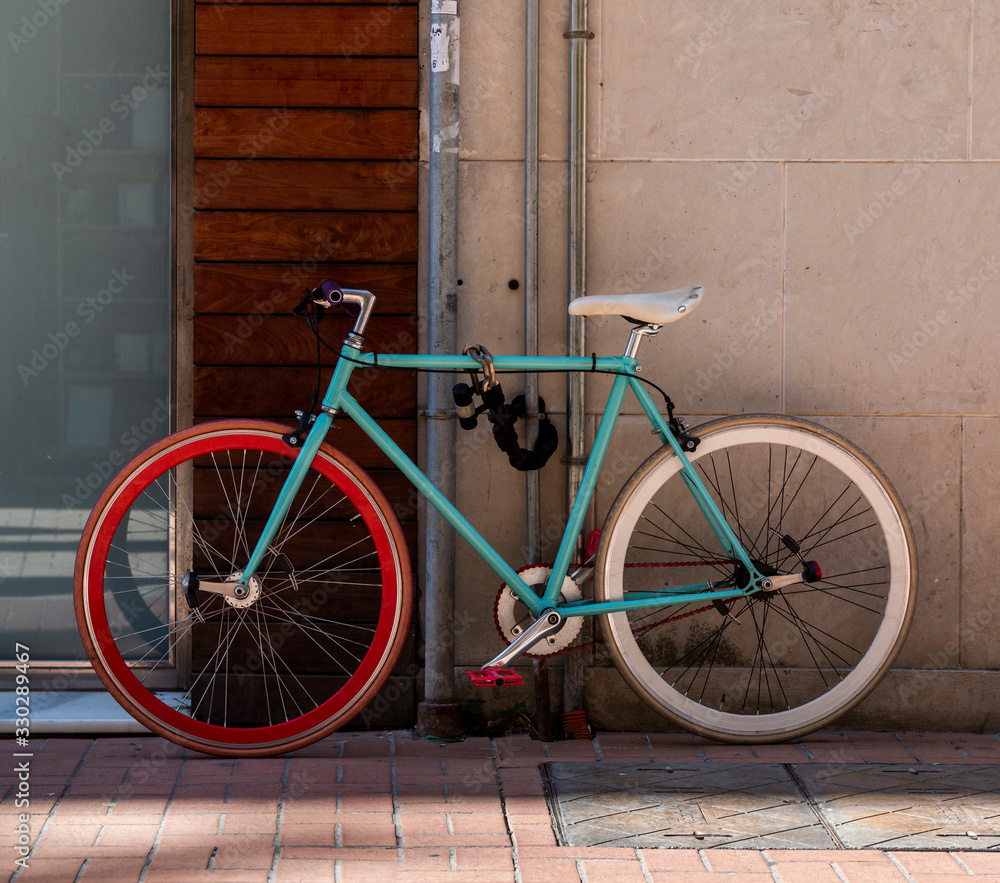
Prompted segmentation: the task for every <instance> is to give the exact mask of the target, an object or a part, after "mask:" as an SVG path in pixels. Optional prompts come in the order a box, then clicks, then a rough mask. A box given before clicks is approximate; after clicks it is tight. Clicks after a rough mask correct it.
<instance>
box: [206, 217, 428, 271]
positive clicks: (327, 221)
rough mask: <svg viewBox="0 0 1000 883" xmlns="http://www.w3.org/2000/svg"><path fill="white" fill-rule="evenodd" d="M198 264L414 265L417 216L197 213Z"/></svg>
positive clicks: (415, 258)
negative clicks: (199, 262)
mask: <svg viewBox="0 0 1000 883" xmlns="http://www.w3.org/2000/svg"><path fill="white" fill-rule="evenodd" d="M194 258H195V260H196V261H227V262H229V261H289V260H292V261H295V260H304V259H305V260H308V259H312V260H316V261H325V260H334V261H347V262H350V261H376V262H387V263H415V262H416V260H417V216H416V214H415V213H393V214H377V213H363V212H339V213H333V212H307V213H297V212H196V213H195V216H194Z"/></svg>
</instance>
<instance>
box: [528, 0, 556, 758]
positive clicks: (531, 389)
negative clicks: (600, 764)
mask: <svg viewBox="0 0 1000 883" xmlns="http://www.w3.org/2000/svg"><path fill="white" fill-rule="evenodd" d="M538 8H539V0H526V2H525V28H524V36H525V40H524V354H525V355H526V356H537V355H538V63H539V61H538V60H539V14H538ZM524 403H525V408H526V410H527V412H528V414H529V417H528V419H527V421H526V423H527V430H526V433H525V435H526V437H527V445H528V448H530V449H533V448H534V447H535V441H536V439H537V438H538V419H537V418H536V417H534V416H530V415H536V414H538V410H539V408H538V375H537V374H526V375H525V377H524ZM525 498H526V502H527V539H528V542H527V561H528V563H529V564H535V563H537V562H538V561H540V560H541V552H542V543H541V534H542V506H541V489H540V482H539V475H538V470H532V471H530V472H527V473H525ZM533 675H534V682H535V713H536V716H537V720H538V733H539V736H540V737H541V738H542V740H543V741H550V740H551V739H552V714H551V709H550V704H549V671H548V663H547V662H546V660H545V659H544V657H543V658H541V659H536V660H535V661H534V663H533Z"/></svg>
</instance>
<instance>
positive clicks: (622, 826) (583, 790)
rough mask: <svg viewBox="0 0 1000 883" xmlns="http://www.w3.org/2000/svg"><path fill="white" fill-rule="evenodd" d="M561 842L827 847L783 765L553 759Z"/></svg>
mask: <svg viewBox="0 0 1000 883" xmlns="http://www.w3.org/2000/svg"><path fill="white" fill-rule="evenodd" d="M546 770H547V772H548V776H549V783H550V786H551V788H552V791H553V793H554V794H555V797H556V801H555V806H554V808H553V809H554V813H553V814H554V816H555V818H556V828H557V831H558V833H559V836H560V841H561V842H563V843H567V844H572V845H586V846H632V847H646V848H649V847H655V848H675V849H676V848H688V849H691V848H696V849H697V848H710V847H719V846H732V847H740V848H744V849H760V848H763V847H768V846H769V847H771V848H774V849H795V848H800V849H801V848H827V847H832V846H835V845H836V844H835V842H834V841H833V840H832V838H831V837H830V835H829V834H828V833H827V831H826V829H825V828H824V826H823V824H822V822H821V820H820V819H819V818H818V817H817V816H816V814H815V813H814V812H813V811H812V809H811V808H810V807H809V805H808V803H807V802H806V801H805V800H803V799H802V796H801V793H800V792H799V790H798V788H797V787H796V785H795V782H794V780H793V779H792V777H791V775H790V773H789V772H788V771H787V770H786V769H785V768H784V767H783V766H780V765H778V764H755V765H746V764H674V765H669V764H666V765H665V764H547V765H546Z"/></svg>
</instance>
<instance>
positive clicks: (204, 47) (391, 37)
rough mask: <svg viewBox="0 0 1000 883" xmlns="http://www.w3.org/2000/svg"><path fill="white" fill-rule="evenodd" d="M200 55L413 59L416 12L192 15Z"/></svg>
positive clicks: (248, 10) (271, 10) (302, 8)
mask: <svg viewBox="0 0 1000 883" xmlns="http://www.w3.org/2000/svg"><path fill="white" fill-rule="evenodd" d="M195 35H196V37H195V53H196V54H198V55H325V56H335V55H337V56H344V57H350V56H355V55H365V56H407V55H409V56H415V55H416V54H417V49H418V42H417V7H415V6H373V7H366V6H340V7H338V6H325V5H324V6H316V5H313V6H307V5H297V4H296V5H291V4H289V5H285V6H253V5H249V6H247V5H243V4H240V5H239V6H235V7H234V8H232V9H230V10H228V12H227V13H226V15H224V16H220V15H219V14H218V12H217V10H215V9H212V8H210V7H207V6H202V7H199V8H198V9H197V10H196V13H195Z"/></svg>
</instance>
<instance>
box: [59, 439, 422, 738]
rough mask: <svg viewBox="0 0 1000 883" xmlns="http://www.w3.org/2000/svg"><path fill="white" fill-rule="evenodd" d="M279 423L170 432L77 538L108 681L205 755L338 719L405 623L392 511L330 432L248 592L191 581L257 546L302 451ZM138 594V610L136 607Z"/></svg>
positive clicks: (98, 655) (229, 567)
mask: <svg viewBox="0 0 1000 883" xmlns="http://www.w3.org/2000/svg"><path fill="white" fill-rule="evenodd" d="M286 432H288V429H287V427H284V426H281V425H278V424H269V423H265V422H260V421H219V422H216V423H210V424H204V425H201V426H197V427H194V428H191V429H187V430H184V431H181V432H178V433H175V434H173V435H170V436H168V437H167V438H165V439H163V440H162V441H160V442H158V443H157V444H155V445H154V446H152V447H151V448H149V449H148V450H146V451H144V452H143V453H141V454H139V455H138V456H137V457H136V458H135V459H134V460H133V461H132V462H131V463H129V464H128V465H127V466H125V467H124V468H123V470H122V471H121V473H119V475H118V476H117V477H116V478H115V479H114V481H113V482H112V483H111V485H110V486H109V487H108V488H107V490H106V491H105V492H104V494H103V495H102V496H101V498H100V500H99V501H98V502H97V504H96V506H95V508H94V510H93V512H92V513H91V515H90V518H89V519H88V521H87V524H86V526H85V528H84V532H83V536H82V538H81V541H80V547H79V550H78V553H77V562H76V567H75V571H74V594H75V605H76V615H77V623H78V626H79V630H80V634H81V636H82V638H83V642H84V645H85V647H86V649H87V653H88V656H89V657H90V660H91V663H92V664H93V666H94V668H95V670H96V671H97V673H98V675H99V676H100V677H101V680H102V681H103V682H104V684H105V686H106V687H107V688H108V690H109V691H110V692H111V694H112V695H113V696H114V697H115V698H116V699H117V700H118V702H119V703H120V704H121V705H122V706H123V707H124V708H125V709H126V710H128V711H129V713H130V714H132V716H133V717H135V718H136V719H137V720H139V721H140V722H141V723H143V724H144V725H145V726H147V727H148V728H149V729H150V730H152V731H153V732H154V733H156V734H158V735H161V736H163V737H165V738H167V739H169V740H171V741H173V742H176V743H177V744H180V745H183V746H185V747H188V748H193V749H196V750H199V751H202V752H205V753H208V754H217V755H223V756H245V757H247V756H262V755H268V754H277V753H281V752H285V751H291V750H294V749H296V748H300V747H302V746H304V745H307V744H309V743H311V742H314V741H316V740H317V739H320V738H322V737H323V736H325V735H327V734H328V733H330V732H332V731H334V730H336V729H338V728H339V727H341V726H343V725H344V724H346V723H347V722H348V721H349V720H350V719H351V718H353V717H354V716H355V715H356V714H358V713H359V712H360V711H361V710H362V709H363V708H364V706H365V703H366V702H367V701H368V700H369V699H371V698H372V696H373V695H374V694H375V692H376V691H377V690H378V689H379V687H380V686H381V685H382V684H383V683H384V681H385V680H386V678H387V677H388V676H389V674H390V672H391V671H392V668H393V665H394V664H395V662H396V660H397V658H398V656H399V653H400V650H401V648H402V646H403V644H404V643H405V641H406V638H407V633H408V630H409V624H410V622H409V620H410V611H411V605H412V575H411V570H410V561H409V553H408V551H407V546H406V541H405V539H404V536H403V532H402V528H401V527H400V524H399V521H398V519H397V518H396V516H395V514H394V512H393V511H392V508H391V506H390V504H389V503H388V501H387V500H386V498H385V497H384V496H383V494H382V493H381V491H380V490H379V489H378V488H377V487H376V485H375V484H374V483H373V481H372V479H371V478H370V477H369V476H368V475H367V474H366V473H365V472H364V471H363V470H362V469H361V468H360V467H359V466H358V465H357V464H355V463H354V462H353V461H352V460H351V459H350V458H348V457H347V456H346V455H344V454H343V453H341V452H340V451H337V450H336V449H335V448H333V447H331V446H329V445H327V444H325V443H324V444H323V445H322V446H321V448H320V450H319V452H318V453H317V455H316V456H315V458H314V459H313V462H312V463H311V464H310V468H309V470H308V472H307V473H306V477H305V480H304V481H303V484H302V487H301V489H300V490H299V492H298V494H297V495H296V497H295V499H294V500H293V503H292V507H291V509H290V511H289V513H288V514H287V516H286V518H285V520H284V522H283V523H282V525H281V527H280V529H279V532H278V534H277V535H276V537H275V539H274V540H273V541H272V543H271V545H270V547H269V549H268V552H267V554H266V555H265V558H264V560H263V561H262V562H261V566H260V567H259V568H258V571H257V576H256V577H255V578H254V580H252V581H251V595H250V596H249V597H248V598H247V599H244V600H240V601H237V600H236V599H235V598H229V597H225V596H224V595H222V594H218V593H213V592H211V591H210V590H209V591H205V590H202V589H199V588H198V586H197V581H195V580H190V579H189V580H188V581H187V585H188V586H189V587H190V588H193V589H194V590H193V591H192V592H190V593H187V592H185V591H184V590H183V588H182V587H183V585H184V580H185V575H186V574H187V573H188V572H191V573H194V574H196V575H197V577H198V578H199V579H200V580H201V581H202V582H204V581H208V582H209V584H210V583H211V582H213V581H214V582H219V581H221V582H225V581H226V580H230V579H233V578H235V577H236V576H237V575H238V573H239V571H238V568H239V567H241V566H243V565H244V564H245V563H246V561H247V560H248V559H249V555H250V552H251V551H252V550H253V548H254V545H255V543H256V538H257V537H258V536H259V535H260V531H261V529H262V528H263V524H264V521H265V520H266V518H267V515H268V514H270V510H271V508H272V506H273V502H274V499H275V498H276V497H277V493H278V491H279V490H280V488H281V486H282V485H283V483H284V477H285V476H286V475H287V472H288V469H289V468H290V466H291V463H292V462H293V461H294V459H295V457H296V453H297V452H296V451H295V450H294V449H292V448H290V447H289V446H288V445H286V444H285V442H284V441H283V440H282V438H281V436H282V433H286ZM123 597H124V598H126V599H132V600H131V601H127V602H126V603H124V604H123V603H122V601H121V598H123ZM137 598H141V599H142V603H141V604H139V605H138V606H137V608H136V613H137V617H138V618H136V617H131V616H130V615H129V614H128V609H129V607H130V605H131V604H132V603H133V602H134V600H135V599H137ZM116 599H118V600H116ZM154 612H155V616H156V619H157V625H155V626H152V627H151V626H150V625H149V617H150V616H151V615H152V614H153V613H154ZM140 623H142V624H141V625H140ZM177 681H180V684H179V687H180V689H179V690H178V689H177V683H176V682H177ZM171 683H173V684H174V686H173V687H171Z"/></svg>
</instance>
